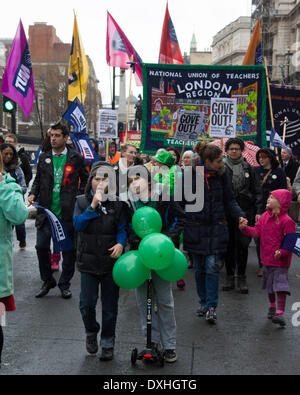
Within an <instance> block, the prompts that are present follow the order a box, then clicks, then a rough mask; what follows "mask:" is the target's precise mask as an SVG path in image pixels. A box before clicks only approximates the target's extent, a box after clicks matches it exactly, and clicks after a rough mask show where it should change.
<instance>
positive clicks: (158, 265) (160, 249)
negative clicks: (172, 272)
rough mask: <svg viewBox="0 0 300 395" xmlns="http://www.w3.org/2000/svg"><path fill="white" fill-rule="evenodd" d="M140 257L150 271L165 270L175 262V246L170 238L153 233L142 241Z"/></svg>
mask: <svg viewBox="0 0 300 395" xmlns="http://www.w3.org/2000/svg"><path fill="white" fill-rule="evenodd" d="M139 255H140V258H141V261H142V262H143V264H144V265H145V266H147V267H148V268H149V269H152V270H163V269H166V268H167V267H168V266H169V265H170V264H171V263H172V262H173V259H174V255H175V246H174V244H173V242H172V240H171V239H170V238H169V237H168V236H166V235H163V234H161V233H152V234H151V235H149V236H146V237H145V238H144V239H143V240H142V241H141V243H140V245H139Z"/></svg>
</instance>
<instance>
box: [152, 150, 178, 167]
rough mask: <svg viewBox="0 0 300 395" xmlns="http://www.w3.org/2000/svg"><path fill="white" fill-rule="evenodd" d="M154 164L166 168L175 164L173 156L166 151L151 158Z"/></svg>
mask: <svg viewBox="0 0 300 395" xmlns="http://www.w3.org/2000/svg"><path fill="white" fill-rule="evenodd" d="M153 159H154V160H156V162H159V163H162V164H163V165H166V166H168V167H172V166H173V165H174V163H175V158H174V156H173V155H172V154H171V153H170V152H168V151H160V152H159V154H158V155H157V156H154V157H153Z"/></svg>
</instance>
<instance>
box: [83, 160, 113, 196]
mask: <svg viewBox="0 0 300 395" xmlns="http://www.w3.org/2000/svg"><path fill="white" fill-rule="evenodd" d="M103 166H105V167H107V168H109V169H111V170H112V171H113V172H115V168H114V166H112V165H111V164H110V163H107V162H96V163H95V164H94V165H93V166H92V169H91V172H90V175H89V178H88V181H87V184H86V187H85V192H84V194H85V196H86V198H87V199H88V200H91V198H92V197H91V196H92V195H91V189H92V179H93V177H95V175H96V174H97V170H98V169H100V168H101V167H103Z"/></svg>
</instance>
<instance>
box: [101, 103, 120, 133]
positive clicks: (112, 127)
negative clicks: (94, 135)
mask: <svg viewBox="0 0 300 395" xmlns="http://www.w3.org/2000/svg"><path fill="white" fill-rule="evenodd" d="M118 118H119V114H118V110H100V111H99V138H100V139H102V138H105V139H116V138H118Z"/></svg>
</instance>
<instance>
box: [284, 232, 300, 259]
mask: <svg viewBox="0 0 300 395" xmlns="http://www.w3.org/2000/svg"><path fill="white" fill-rule="evenodd" d="M280 248H281V249H283V250H286V251H290V252H293V253H294V254H296V255H298V256H299V257H300V233H288V234H287V235H285V238H284V239H283V242H282V244H281V247H280Z"/></svg>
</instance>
